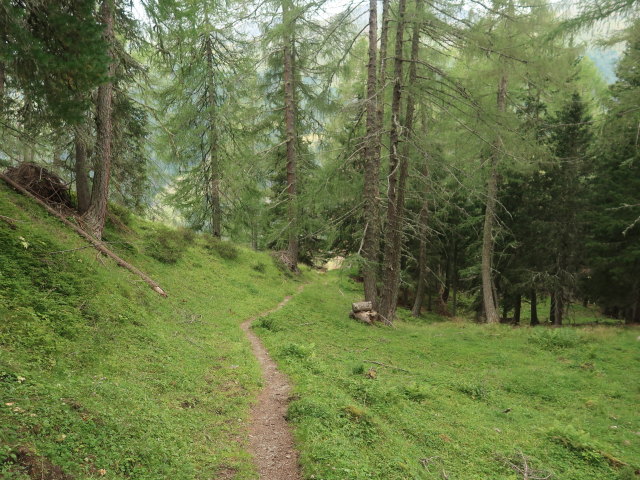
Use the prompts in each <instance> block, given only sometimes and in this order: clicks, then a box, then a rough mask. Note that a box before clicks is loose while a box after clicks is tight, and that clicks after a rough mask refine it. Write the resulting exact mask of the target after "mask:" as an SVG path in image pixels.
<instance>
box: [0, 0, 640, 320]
mask: <svg viewBox="0 0 640 480" xmlns="http://www.w3.org/2000/svg"><path fill="white" fill-rule="evenodd" d="M638 11H639V9H638V2H636V1H630V0H607V1H601V0H584V1H582V2H579V3H577V4H576V5H575V6H574V7H573V8H572V9H571V11H570V12H568V13H567V12H560V11H558V10H557V4H551V3H547V2H545V1H541V0H536V1H534V2H531V1H528V2H519V1H515V0H506V1H501V0H500V1H497V0H496V1H492V2H476V1H475V0H474V1H471V2H466V3H462V4H459V3H454V2H448V1H446V0H429V1H425V0H397V1H391V0H383V1H382V2H381V4H379V3H378V2H377V1H375V0H370V2H368V4H366V3H364V2H335V1H333V2H328V1H325V2H322V1H321V2H307V1H304V0H280V1H274V0H268V1H265V2H226V3H223V2H220V3H219V2H213V1H205V0H197V1H196V0H188V1H174V0H147V1H144V2H139V3H138V2H134V3H131V2H128V1H124V0H100V1H96V0H62V1H53V0H45V1H41V0H38V1H35V0H24V1H13V0H6V1H3V2H2V5H1V7H0V105H1V113H0V124H1V131H0V135H1V137H2V142H1V147H0V162H1V164H2V166H3V167H14V166H16V165H18V164H21V163H25V162H27V163H35V164H38V165H41V166H45V167H46V168H47V169H48V170H50V171H52V172H55V173H56V174H58V175H59V176H60V177H61V178H62V179H63V181H64V183H65V185H67V186H69V187H70V188H71V190H72V195H71V199H70V200H69V201H70V202H71V204H72V206H73V208H74V209H75V210H76V212H77V215H78V221H79V222H80V223H81V225H82V226H83V228H84V229H85V230H86V231H88V232H90V233H91V234H92V235H93V236H94V237H95V238H97V239H100V238H101V237H103V233H104V225H105V220H106V219H107V217H108V211H109V210H112V211H121V210H122V208H123V207H125V208H127V209H131V210H132V211H134V212H136V213H138V214H141V215H145V216H147V217H149V218H152V219H156V220H161V221H164V222H167V223H173V224H178V225H181V226H186V227H188V228H190V229H194V230H196V231H204V232H208V234H210V235H212V236H213V237H218V238H220V237H223V238H225V239H230V240H232V241H234V242H237V243H246V244H248V245H249V244H250V245H251V246H252V247H253V248H254V249H259V250H263V249H271V250H276V251H279V252H281V253H280V258H281V259H282V260H283V261H284V263H285V264H286V265H287V266H288V267H289V268H290V269H291V270H297V269H298V264H299V263H300V262H302V263H308V264H317V263H320V262H321V261H322V260H324V259H326V258H329V257H332V256H334V255H337V254H341V255H349V256H351V259H352V261H353V262H356V263H357V265H358V266H359V275H360V276H361V278H362V281H363V283H364V292H365V299H366V300H367V301H371V302H372V304H373V305H374V307H375V309H376V310H377V311H378V313H379V316H380V319H381V320H382V321H383V322H385V323H388V324H390V323H392V322H393V321H394V318H395V317H396V311H397V308H398V305H399V303H400V304H401V305H402V306H405V307H407V308H410V309H411V310H412V312H413V314H414V315H416V316H418V315H420V314H421V312H422V310H423V309H424V308H427V307H429V308H430V309H433V310H435V311H437V312H438V313H440V314H444V315H456V314H457V313H458V310H459V309H460V308H461V307H465V308H468V309H470V310H472V311H475V312H476V315H477V317H478V318H482V319H484V320H485V321H486V322H488V323H497V322H499V321H505V322H513V323H516V324H517V323H520V321H521V316H522V311H523V309H525V308H527V309H529V311H530V313H529V315H528V317H529V318H530V322H531V324H533V325H535V324H537V323H540V322H546V321H549V322H550V323H552V324H555V325H561V324H563V322H564V321H566V314H567V310H568V308H569V306H570V305H571V304H572V303H583V304H584V305H590V304H591V305H597V306H598V308H600V309H601V310H602V311H603V312H604V313H605V314H606V315H608V316H611V317H615V318H619V319H624V321H625V322H628V323H637V322H639V321H640V241H639V240H640V238H639V237H640V203H639V202H640V198H639V197H640V194H639V192H640V166H639V161H640V153H639V152H640V141H639V138H640V70H639V68H638V65H640V20H639V19H638ZM603 32H604V33H603ZM596 44H598V45H606V46H613V45H616V46H621V48H623V53H622V54H621V57H620V59H619V61H618V63H617V66H616V72H615V73H616V80H615V82H614V83H613V84H610V85H607V84H605V82H604V81H603V80H602V76H601V73H600V72H599V71H598V69H597V68H596V67H595V65H594V64H593V63H592V62H591V61H590V60H589V57H588V56H587V55H586V54H585V52H586V51H587V50H588V49H589V48H591V47H592V46H593V45H596ZM547 298H549V299H550V302H549V307H548V310H547V309H545V311H541V309H538V308H537V304H538V302H540V301H541V299H547Z"/></svg>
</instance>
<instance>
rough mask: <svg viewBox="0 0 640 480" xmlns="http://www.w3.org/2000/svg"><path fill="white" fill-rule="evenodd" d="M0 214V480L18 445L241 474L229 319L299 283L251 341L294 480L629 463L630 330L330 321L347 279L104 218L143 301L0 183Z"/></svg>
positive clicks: (90, 462)
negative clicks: (277, 394)
mask: <svg viewBox="0 0 640 480" xmlns="http://www.w3.org/2000/svg"><path fill="white" fill-rule="evenodd" d="M0 211H1V212H2V215H5V216H8V217H11V218H14V219H16V225H17V229H15V230H12V229H10V228H9V226H8V225H6V224H5V223H4V222H0V319H1V321H0V478H2V479H3V480H4V479H7V480H10V479H13V480H18V479H26V478H28V477H27V476H26V474H25V472H24V469H21V468H20V467H19V462H17V461H16V458H17V457H19V451H20V449H21V448H23V449H24V448H28V449H29V451H31V452H33V455H36V456H37V458H38V459H41V460H43V461H44V459H46V461H49V462H52V463H53V464H55V465H58V466H60V467H61V468H62V470H63V471H65V472H66V473H68V474H71V475H74V476H75V477H76V478H78V479H85V478H107V479H136V480H145V479H149V480H150V479H154V480H157V479H164V478H172V479H173V478H175V479H211V478H217V477H220V478H236V479H238V480H242V479H254V478H256V473H255V470H254V468H253V466H252V464H251V461H250V458H249V456H248V453H247V450H246V446H247V441H246V427H247V421H248V411H249V405H250V402H251V401H252V400H253V399H254V398H255V395H256V393H257V390H258V389H259V387H260V375H259V368H258V365H257V363H256V361H255V359H254V357H253V355H252V354H251V349H250V347H249V344H248V342H247V341H246V339H245V338H244V336H243V334H242V332H241V330H240V329H239V328H238V324H239V322H240V321H242V320H243V319H245V318H247V317H249V316H252V315H255V314H256V313H258V312H260V311H264V310H267V309H269V308H272V307H273V306H275V305H276V304H277V303H278V302H279V301H280V300H281V299H282V297H283V296H285V295H287V294H292V293H293V292H295V291H296V289H297V287H298V285H299V283H300V282H302V281H304V282H306V283H307V286H306V288H305V290H304V291H303V293H301V294H299V295H298V296H296V297H295V298H294V299H293V300H291V302H290V303H288V304H287V306H286V307H284V308H283V309H281V310H279V311H278V312H274V313H272V314H270V315H268V316H267V317H264V318H262V319H260V320H259V321H258V322H257V325H256V327H255V330H256V332H258V333H259V335H260V336H261V337H262V338H263V339H264V341H265V343H266V345H267V347H268V348H269V350H270V352H272V354H273V356H274V358H275V359H276V360H277V362H278V363H279V365H280V366H281V368H282V369H283V370H284V371H286V372H287V373H289V375H290V376H291V379H292V381H293V383H294V394H293V399H292V402H291V405H290V408H289V412H288V418H289V420H290V421H291V422H292V424H293V425H294V427H295V435H296V440H297V442H298V446H299V449H300V451H301V459H302V464H303V469H304V474H305V478H307V479H316V480H320V479H325V480H329V479H340V480H345V479H346V480H351V479H356V480H357V479H380V480H394V479H398V480H400V479H440V478H445V477H446V476H448V478H451V479H462V480H474V479H478V480H479V479H483V480H489V479H513V480H516V479H520V478H522V475H518V474H516V472H515V471H514V470H513V468H512V466H511V465H510V464H512V465H514V466H516V467H517V466H518V465H519V464H521V463H522V459H523V455H524V456H526V458H527V462H528V464H529V465H530V466H531V467H532V468H534V469H536V470H538V471H540V472H549V473H554V477H553V478H557V479H562V480H585V479H617V480H623V479H631V478H634V474H633V470H634V469H636V468H638V467H640V465H639V463H640V462H639V461H638V458H640V419H639V418H638V413H637V410H638V409H637V405H638V404H639V400H640V395H639V394H640V389H639V386H638V381H637V379H638V378H640V371H639V369H640V362H639V360H640V356H639V353H638V345H640V343H639V342H638V341H637V339H636V338H637V337H638V335H639V334H640V331H639V330H638V329H637V328H624V327H611V326H607V327H605V326H598V327H580V328H565V329H550V328H544V327H539V328H528V327H521V328H512V327H509V326H505V325H498V326H491V327H490V326H486V325H477V324H473V323H469V322H466V321H462V320H460V319H457V320H455V321H447V320H445V319H443V318H440V317H438V316H436V315H433V314H429V315H427V316H426V317H425V318H422V319H413V318H411V317H410V316H409V315H408V314H407V312H405V311H401V312H400V314H401V319H400V320H399V321H398V322H397V324H396V326H395V328H385V327H367V326H364V325H361V324H359V323H356V322H354V321H352V320H350V319H349V318H348V316H347V314H348V311H349V309H350V303H351V301H352V300H354V299H358V298H360V296H361V285H358V284H354V283H353V282H351V281H350V280H349V279H348V277H349V274H348V272H347V271H339V272H332V273H330V274H324V275H322V274H319V273H313V272H307V273H305V274H304V275H303V276H302V278H299V279H298V280H297V281H296V280H294V279H292V278H291V276H290V275H285V274H283V273H282V272H281V271H280V270H279V269H278V268H277V267H276V266H275V265H274V263H273V261H272V259H271V258H270V257H269V255H267V254H264V253H256V252H252V251H250V250H247V249H244V248H240V247H237V246H235V245H232V244H229V243H227V242H219V241H211V240H209V239H208V238H207V237H206V236H201V235H193V234H192V233H191V232H188V231H182V230H178V231H176V230H171V229H167V228H166V227H162V226H159V225H157V224H153V223H151V222H147V221H143V220H140V219H137V218H135V217H131V216H130V215H128V214H127V212H123V211H119V214H120V216H121V220H123V223H126V224H127V225H128V227H127V228H128V229H129V230H127V228H125V227H122V225H120V227H119V228H120V229H122V230H118V228H117V227H116V226H115V225H110V226H109V228H108V229H107V231H106V232H105V239H106V241H108V242H112V243H111V246H112V248H113V249H114V250H116V251H117V252H118V253H120V254H121V255H122V256H124V257H125V258H126V259H128V260H130V261H131V262H132V263H134V264H135V265H136V266H138V267H139V268H141V269H142V270H144V271H145V272H147V273H148V274H149V275H151V276H152V277H153V278H154V279H155V280H157V281H158V282H159V283H160V284H161V285H162V287H163V288H164V289H166V291H167V292H168V293H169V298H167V299H163V298H161V297H159V296H158V295H157V294H156V293H154V292H153V291H152V290H151V289H150V288H149V287H148V286H147V285H146V284H145V283H143V282H141V281H140V280H139V279H138V278H136V277H135V276H133V275H131V274H130V273H129V272H127V271H125V270H123V269H121V268H118V267H116V266H115V265H114V264H113V263H112V262H111V261H108V260H105V259H98V258H97V257H96V253H95V251H94V250H92V249H90V248H83V247H85V246H86V244H85V243H84V242H83V241H82V240H81V239H79V238H78V237H77V235H75V234H74V233H73V232H71V231H69V230H68V229H66V228H64V227H63V226H62V225H61V224H60V223H59V222H58V221H57V220H56V219H54V218H51V217H50V216H48V215H46V214H45V213H44V212H43V211H42V209H41V208H40V207H39V206H37V205H34V204H33V203H32V202H30V201H29V200H28V199H26V198H24V197H22V196H20V195H17V194H15V193H13V192H11V191H10V190H8V189H7V188H6V187H4V186H0ZM124 230H126V231H124ZM78 248H80V249H79V250H72V251H69V250H71V249H78ZM54 252H57V253H54ZM544 308H545V307H544V305H542V306H541V310H540V317H541V319H542V318H544V314H543V311H545V310H543V309H544ZM580 309H581V307H576V309H575V310H574V312H576V313H575V318H576V319H577V320H576V323H585V322H586V320H585V319H588V318H589V316H590V315H593V312H592V310H590V309H589V310H580ZM525 312H527V309H525V308H523V316H525V317H526V313H525ZM523 323H526V321H523ZM368 361H373V362H379V363H382V364H385V365H386V366H383V365H378V364H375V363H369V362H368ZM392 367H396V368H392ZM623 463H624V464H627V466H625V465H623Z"/></svg>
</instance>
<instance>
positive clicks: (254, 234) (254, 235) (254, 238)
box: [251, 220, 258, 251]
mask: <svg viewBox="0 0 640 480" xmlns="http://www.w3.org/2000/svg"><path fill="white" fill-rule="evenodd" d="M251 248H252V249H253V250H255V251H258V226H257V225H256V222H255V220H251Z"/></svg>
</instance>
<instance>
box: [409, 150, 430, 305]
mask: <svg viewBox="0 0 640 480" xmlns="http://www.w3.org/2000/svg"><path fill="white" fill-rule="evenodd" d="M428 172H429V170H428V167H427V166H426V159H425V182H426V180H427V178H428V175H429V173H428ZM425 190H427V189H426V188H425ZM423 195H424V201H423V203H422V208H421V209H420V215H419V217H418V237H419V239H420V244H419V247H418V269H419V273H418V286H417V288H416V299H415V301H414V302H413V308H412V309H411V314H412V315H413V316H414V317H419V316H420V312H421V311H422V302H424V292H425V290H426V286H427V274H428V271H427V227H428V225H429V202H428V200H427V192H426V191H425V192H423Z"/></svg>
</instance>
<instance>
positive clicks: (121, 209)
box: [106, 203, 133, 227]
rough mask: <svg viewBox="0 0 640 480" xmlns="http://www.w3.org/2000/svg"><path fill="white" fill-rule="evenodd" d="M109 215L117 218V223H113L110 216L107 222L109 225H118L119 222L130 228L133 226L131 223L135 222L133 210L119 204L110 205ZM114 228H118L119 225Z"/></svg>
mask: <svg viewBox="0 0 640 480" xmlns="http://www.w3.org/2000/svg"><path fill="white" fill-rule="evenodd" d="M109 214H110V215H112V216H113V217H115V219H116V222H113V220H112V219H111V218H109V217H110V215H108V216H107V222H106V223H107V224H109V223H110V224H112V225H113V224H114V223H117V222H118V221H119V222H120V223H122V224H123V225H125V226H127V227H129V226H130V225H131V221H132V220H133V214H132V213H131V210H129V209H128V208H127V207H125V206H123V205H119V204H117V203H109ZM113 226H115V227H117V225H113Z"/></svg>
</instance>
